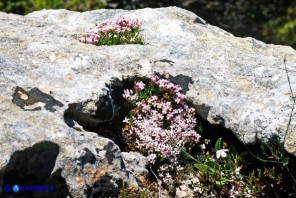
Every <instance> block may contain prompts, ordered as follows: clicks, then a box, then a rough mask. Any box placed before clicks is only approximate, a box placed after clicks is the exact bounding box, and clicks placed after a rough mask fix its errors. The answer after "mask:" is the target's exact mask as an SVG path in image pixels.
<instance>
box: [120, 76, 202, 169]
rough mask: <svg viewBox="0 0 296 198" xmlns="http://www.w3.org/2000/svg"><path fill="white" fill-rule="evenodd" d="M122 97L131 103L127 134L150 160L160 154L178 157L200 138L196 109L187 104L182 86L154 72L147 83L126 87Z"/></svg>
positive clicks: (167, 156)
mask: <svg viewBox="0 0 296 198" xmlns="http://www.w3.org/2000/svg"><path fill="white" fill-rule="evenodd" d="M123 97H124V98H125V99H127V100H128V101H129V102H130V103H131V104H132V110H131V111H130V116H129V118H126V119H125V120H124V121H125V122H127V123H128V134H129V136H130V137H131V138H133V139H134V140H135V145H136V147H138V148H139V149H140V150H142V151H144V152H145V153H147V155H148V160H149V161H150V163H152V164H154V163H155V160H156V158H157V157H161V158H165V159H170V161H175V160H177V156H178V155H179V154H180V152H181V151H182V149H183V148H185V146H190V145H192V144H195V143H197V142H199V139H200V135H199V134H198V133H197V132H196V131H195V130H194V128H195V126H196V119H195V117H194V115H195V110H194V109H193V108H190V107H189V106H188V105H187V104H186V102H185V95H184V94H182V93H181V87H180V86H178V85H174V84H173V83H171V82H169V81H168V80H165V79H159V78H158V77H157V76H151V78H150V82H149V83H148V84H145V83H143V82H142V81H141V82H134V90H124V94H123Z"/></svg>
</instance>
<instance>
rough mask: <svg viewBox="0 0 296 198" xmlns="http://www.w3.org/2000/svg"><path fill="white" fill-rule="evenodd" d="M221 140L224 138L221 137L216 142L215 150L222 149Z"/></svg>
mask: <svg viewBox="0 0 296 198" xmlns="http://www.w3.org/2000/svg"><path fill="white" fill-rule="evenodd" d="M221 141H222V138H219V139H218V140H217V142H216V144H215V150H216V151H218V150H220V149H221Z"/></svg>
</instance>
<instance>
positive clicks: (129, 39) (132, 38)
mask: <svg viewBox="0 0 296 198" xmlns="http://www.w3.org/2000/svg"><path fill="white" fill-rule="evenodd" d="M139 33H140V29H139V28H138V29H132V30H131V31H130V32H128V33H116V32H115V31H110V32H100V39H99V40H98V42H96V45H98V46H99V45H109V46H110V45H125V44H140V45H143V44H144V42H143V39H142V37H140V36H137V35H138V34H139Z"/></svg>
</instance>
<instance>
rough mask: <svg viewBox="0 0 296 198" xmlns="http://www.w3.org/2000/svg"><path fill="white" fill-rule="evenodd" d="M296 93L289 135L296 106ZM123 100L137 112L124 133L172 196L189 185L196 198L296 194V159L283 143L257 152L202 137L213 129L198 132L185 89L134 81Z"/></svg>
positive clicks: (152, 81) (159, 82) (160, 81)
mask: <svg viewBox="0 0 296 198" xmlns="http://www.w3.org/2000/svg"><path fill="white" fill-rule="evenodd" d="M287 76H288V75H287ZM288 81H289V84H290V80H289V77H288ZM290 89H291V87H290ZM291 93H292V100H293V108H292V110H291V111H292V112H291V116H290V120H289V123H288V127H287V131H288V130H289V125H290V122H291V119H292V115H293V110H294V105H295V104H296V99H295V98H296V97H294V95H293V92H292V89H291ZM123 97H124V98H125V99H126V100H127V101H128V102H127V103H128V104H129V107H130V109H131V110H130V113H129V115H128V117H126V118H125V120H124V122H125V123H126V127H125V128H124V129H123V133H124V134H126V136H127V137H128V138H127V139H128V140H129V141H130V142H129V144H130V146H131V147H133V148H136V150H138V151H141V152H142V153H143V154H145V155H147V156H148V160H149V162H150V165H153V167H154V168H156V170H157V172H156V174H155V173H154V172H153V171H152V169H151V167H150V169H151V171H152V173H153V174H154V176H155V177H156V179H157V182H158V185H159V186H161V184H162V187H164V189H166V190H167V191H168V192H172V191H175V193H176V189H177V188H178V187H179V186H184V185H185V186H187V187H189V188H190V189H191V194H190V196H193V197H231V198H232V197H282V196H283V195H284V196H285V197H293V196H296V193H295V192H296V179H295V178H296V177H295V173H296V172H295V168H296V163H295V161H293V160H295V157H294V158H293V157H292V156H290V155H287V153H286V152H284V147H283V144H280V143H279V140H278V141H277V145H280V146H277V147H274V145H263V144H262V145H261V147H260V148H259V151H260V152H261V153H260V154H258V153H257V154H255V153H254V152H252V151H251V150H250V149H249V147H246V149H243V148H240V147H237V148H239V149H240V151H237V150H236V149H235V147H234V146H232V145H231V144H232V143H233V142H232V143H231V144H230V145H231V146H228V144H229V143H230V142H228V141H229V140H228V141H222V138H217V137H216V138H214V139H211V137H210V136H209V139H202V138H201V136H200V135H199V134H201V133H202V132H204V133H203V137H204V136H206V134H207V133H208V131H199V130H197V118H196V117H195V110H194V109H193V108H190V107H189V106H188V105H187V104H186V102H185V95H184V94H182V93H181V87H179V86H178V85H174V84H172V83H170V82H169V81H168V80H165V79H159V78H158V77H157V76H151V77H150V82H146V81H145V83H144V82H142V81H136V82H134V89H133V90H124V94H123ZM197 131H198V132H197ZM287 131H286V133H287ZM217 132H218V131H217ZM286 133H285V134H286ZM207 135H208V134H207ZM285 137H286V136H285ZM285 137H284V139H285ZM225 139H226V138H225ZM211 141H213V143H215V144H214V145H211V144H212V143H211ZM234 141H235V140H234ZM236 141H237V140H236ZM242 147H243V146H242ZM190 148H192V149H191V150H190ZM154 170H155V169H154ZM159 179H160V181H159ZM160 190H161V188H159V191H160ZM169 196H172V197H173V196H175V194H170V195H169Z"/></svg>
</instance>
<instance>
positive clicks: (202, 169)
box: [194, 164, 208, 174]
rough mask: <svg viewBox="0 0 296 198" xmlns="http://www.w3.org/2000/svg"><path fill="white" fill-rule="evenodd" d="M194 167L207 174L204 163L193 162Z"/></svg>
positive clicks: (206, 167)
mask: <svg viewBox="0 0 296 198" xmlns="http://www.w3.org/2000/svg"><path fill="white" fill-rule="evenodd" d="M194 166H195V168H197V170H199V171H200V172H202V173H204V174H207V173H208V166H207V165H204V164H194Z"/></svg>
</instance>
